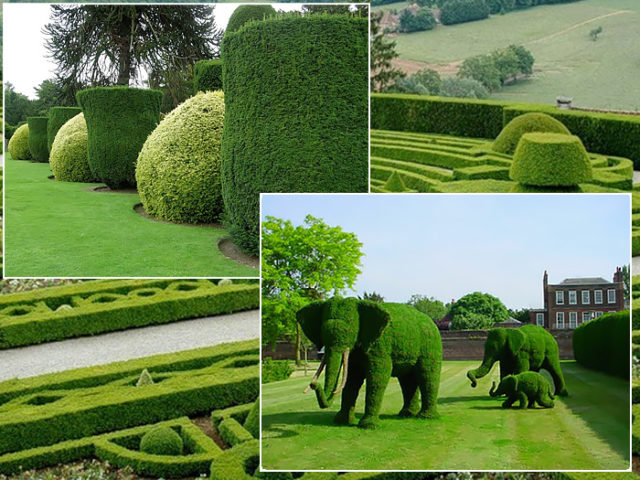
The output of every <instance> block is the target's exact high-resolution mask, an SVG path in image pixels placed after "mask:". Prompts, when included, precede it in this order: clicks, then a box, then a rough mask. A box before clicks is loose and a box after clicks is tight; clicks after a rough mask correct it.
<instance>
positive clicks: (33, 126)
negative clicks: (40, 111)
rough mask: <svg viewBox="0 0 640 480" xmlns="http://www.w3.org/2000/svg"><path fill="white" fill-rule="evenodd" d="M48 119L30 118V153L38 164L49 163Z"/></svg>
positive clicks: (28, 121)
mask: <svg viewBox="0 0 640 480" xmlns="http://www.w3.org/2000/svg"><path fill="white" fill-rule="evenodd" d="M48 121H49V119H48V118H47V117H28V118H27V125H29V153H30V154H31V158H32V159H34V160H35V161H36V162H41V163H46V162H48V161H49V149H48V148H47V123H48Z"/></svg>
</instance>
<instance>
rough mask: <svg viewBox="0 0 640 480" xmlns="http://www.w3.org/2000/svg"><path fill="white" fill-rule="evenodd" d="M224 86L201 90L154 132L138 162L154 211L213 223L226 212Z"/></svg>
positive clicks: (143, 192) (145, 198)
mask: <svg viewBox="0 0 640 480" xmlns="http://www.w3.org/2000/svg"><path fill="white" fill-rule="evenodd" d="M223 123H224V95H223V93H222V92H219V91H218V92H207V93H202V92H200V93H198V94H196V95H195V96H193V97H191V98H190V99H188V100H187V101H186V102H184V103H183V104H181V105H180V106H178V107H177V108H176V109H175V110H173V111H172V112H171V113H169V114H168V115H167V116H166V117H165V118H164V119H163V120H162V121H161V122H160V124H159V125H158V127H157V128H156V129H155V130H154V131H153V132H152V133H151V135H149V138H147V141H146V142H145V144H144V146H143V147H142V150H141V151H140V155H139V156H138V164H137V167H136V181H137V183H138V193H139V194H140V199H141V200H142V204H143V205H144V208H145V210H146V211H147V213H148V214H149V215H153V216H154V217H158V218H162V219H164V220H169V221H173V222H187V223H213V222H215V221H217V220H219V217H220V215H221V213H222V209H223V205H222V187H221V185H220V155H221V154H220V147H221V144H222V125H223Z"/></svg>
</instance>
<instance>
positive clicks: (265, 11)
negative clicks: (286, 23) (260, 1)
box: [225, 5, 276, 33]
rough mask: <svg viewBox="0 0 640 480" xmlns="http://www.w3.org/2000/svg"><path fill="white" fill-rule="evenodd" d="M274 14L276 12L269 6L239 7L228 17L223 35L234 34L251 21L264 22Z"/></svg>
mask: <svg viewBox="0 0 640 480" xmlns="http://www.w3.org/2000/svg"><path fill="white" fill-rule="evenodd" d="M275 14H276V10H275V9H274V8H273V7H272V6H271V5H240V6H239V7H238V8H236V9H235V10H234V11H233V13H232V14H231V17H229V22H228V23H227V28H226V30H225V33H229V32H235V31H236V30H238V29H239V28H240V27H242V26H243V25H244V24H245V23H247V22H249V21H251V20H264V19H265V18H267V17H272V16H274V15H275Z"/></svg>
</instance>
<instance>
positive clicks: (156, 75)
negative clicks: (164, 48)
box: [147, 65, 193, 113]
mask: <svg viewBox="0 0 640 480" xmlns="http://www.w3.org/2000/svg"><path fill="white" fill-rule="evenodd" d="M147 84H148V85H149V88H153V89H155V90H161V91H162V93H163V97H162V107H161V111H162V112H164V113H167V112H170V111H171V110H173V109H174V108H176V107H177V106H178V105H180V104H181V103H182V102H184V101H185V100H187V99H188V98H189V97H191V96H192V95H193V66H192V65H188V66H186V67H185V68H182V69H174V68H165V69H162V68H153V69H152V70H151V71H150V72H149V78H148V79H147Z"/></svg>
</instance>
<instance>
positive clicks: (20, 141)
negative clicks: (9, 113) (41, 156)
mask: <svg viewBox="0 0 640 480" xmlns="http://www.w3.org/2000/svg"><path fill="white" fill-rule="evenodd" d="M7 148H8V150H9V155H11V158H13V159H14V160H29V159H30V158H31V152H29V125H28V124H26V123H25V124H24V125H21V126H19V127H18V129H17V130H16V131H15V133H14V134H13V135H12V136H11V138H10V139H9V145H8V147H7Z"/></svg>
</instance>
